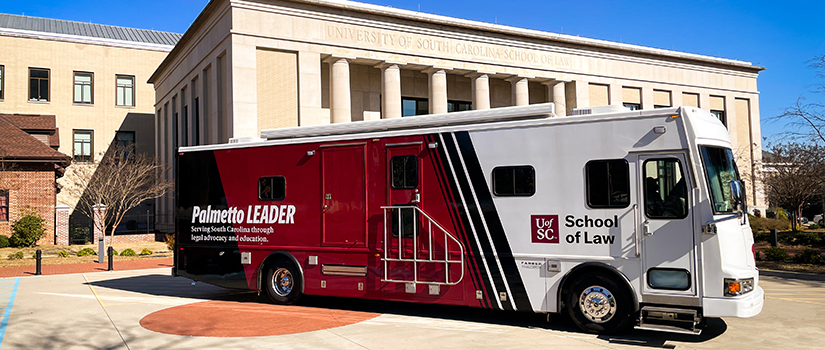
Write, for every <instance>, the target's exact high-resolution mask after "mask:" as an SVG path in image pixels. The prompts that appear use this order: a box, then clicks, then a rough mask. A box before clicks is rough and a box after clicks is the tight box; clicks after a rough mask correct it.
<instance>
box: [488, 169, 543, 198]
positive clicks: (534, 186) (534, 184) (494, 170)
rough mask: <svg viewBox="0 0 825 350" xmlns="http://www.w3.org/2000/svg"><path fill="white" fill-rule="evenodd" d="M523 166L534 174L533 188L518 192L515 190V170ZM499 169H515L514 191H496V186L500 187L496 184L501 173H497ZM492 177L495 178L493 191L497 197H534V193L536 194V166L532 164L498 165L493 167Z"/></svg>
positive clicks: (514, 178)
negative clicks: (529, 190)
mask: <svg viewBox="0 0 825 350" xmlns="http://www.w3.org/2000/svg"><path fill="white" fill-rule="evenodd" d="M522 168H524V169H529V170H530V171H531V172H532V174H533V188H532V191H531V192H524V193H516V192H515V189H516V186H515V182H516V176H515V171H516V169H522ZM497 170H512V171H513V175H512V176H513V193H499V192H498V191H496V187H498V186H496V184H497V183H498V182H497V181H496V178H497V177H498V176H499V175H497V174H496V172H497ZM491 177H492V178H493V181H492V185H493V188H492V192H493V195H495V196H496V197H532V196H533V195H535V194H536V168H534V167H533V166H532V165H504V166H497V167H494V168H493V170H492V176H491Z"/></svg>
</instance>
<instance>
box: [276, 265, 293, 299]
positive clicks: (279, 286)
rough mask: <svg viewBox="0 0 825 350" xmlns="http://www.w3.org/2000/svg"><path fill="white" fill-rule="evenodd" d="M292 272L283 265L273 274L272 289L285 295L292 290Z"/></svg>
mask: <svg viewBox="0 0 825 350" xmlns="http://www.w3.org/2000/svg"><path fill="white" fill-rule="evenodd" d="M292 285H293V282H292V273H291V272H289V270H287V269H285V268H283V267H281V268H279V269H277V270H275V273H273V274H272V290H274V291H275V294H278V295H279V296H282V297H285V296H287V295H289V293H291V292H292Z"/></svg>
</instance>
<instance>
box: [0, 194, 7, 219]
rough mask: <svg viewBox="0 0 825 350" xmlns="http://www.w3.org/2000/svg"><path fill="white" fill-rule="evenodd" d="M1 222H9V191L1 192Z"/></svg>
mask: <svg viewBox="0 0 825 350" xmlns="http://www.w3.org/2000/svg"><path fill="white" fill-rule="evenodd" d="M0 221H9V191H8V190H0Z"/></svg>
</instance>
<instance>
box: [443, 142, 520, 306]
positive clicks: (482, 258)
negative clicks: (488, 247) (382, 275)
mask: <svg viewBox="0 0 825 350" xmlns="http://www.w3.org/2000/svg"><path fill="white" fill-rule="evenodd" d="M438 137H439V138H440V139H441V144H442V145H445V146H446V145H447V144H446V143H445V142H444V136H443V135H442V134H440V133H439V134H438ZM453 141H455V138H453ZM456 153H458V156H459V157H461V150H459V149H458V148H456ZM444 155H445V156H446V157H447V163H448V164H450V168H452V167H453V161H452V160H451V159H450V152H449V151H448V150H447V148H446V147H445V148H444ZM465 171H466V169H465ZM450 172H451V173H452V174H453V181H455V186H456V189H457V190H458V195H459V197H461V205H462V206H464V210H465V211H467V221H468V222H469V223H470V229H471V230H472V231H473V238H475V240H476V246H478V253H479V254H481V261H482V263H483V264H482V265H483V266H484V270H485V271H487V279H488V280H489V281H490V286H491V287H493V295H492V296H490V298H491V299H493V300H495V301H496V304H498V308H499V309H501V310H504V307H502V306H501V300H500V298H499V297H498V290H497V289H496V283H495V281H493V275H492V274H491V273H490V268H489V267H488V266H487V259H485V258H484V250H483V249H482V248H481V242H480V241H479V240H478V234H477V233H476V228H475V225H474V224H473V218H471V217H470V212H469V211H468V210H467V202H466V201H465V200H464V193H463V192H462V191H461V184H459V183H458V177H457V176H456V173H455V170H454V169H450ZM470 185H471V186H472V184H470ZM482 219H483V218H482Z"/></svg>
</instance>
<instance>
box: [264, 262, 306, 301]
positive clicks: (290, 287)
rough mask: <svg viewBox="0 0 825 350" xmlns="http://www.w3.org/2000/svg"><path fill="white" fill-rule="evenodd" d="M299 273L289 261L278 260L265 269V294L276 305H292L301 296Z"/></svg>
mask: <svg viewBox="0 0 825 350" xmlns="http://www.w3.org/2000/svg"><path fill="white" fill-rule="evenodd" d="M301 283H302V281H301V273H300V271H298V269H297V268H296V267H295V264H293V263H292V262H291V261H289V260H286V259H278V260H276V261H275V262H273V263H271V264H269V265H268V266H267V269H266V280H265V283H264V284H265V286H266V294H267V295H269V299H272V301H273V302H275V303H276V304H293V303H295V301H297V300H298V297H299V296H300V295H301Z"/></svg>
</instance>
